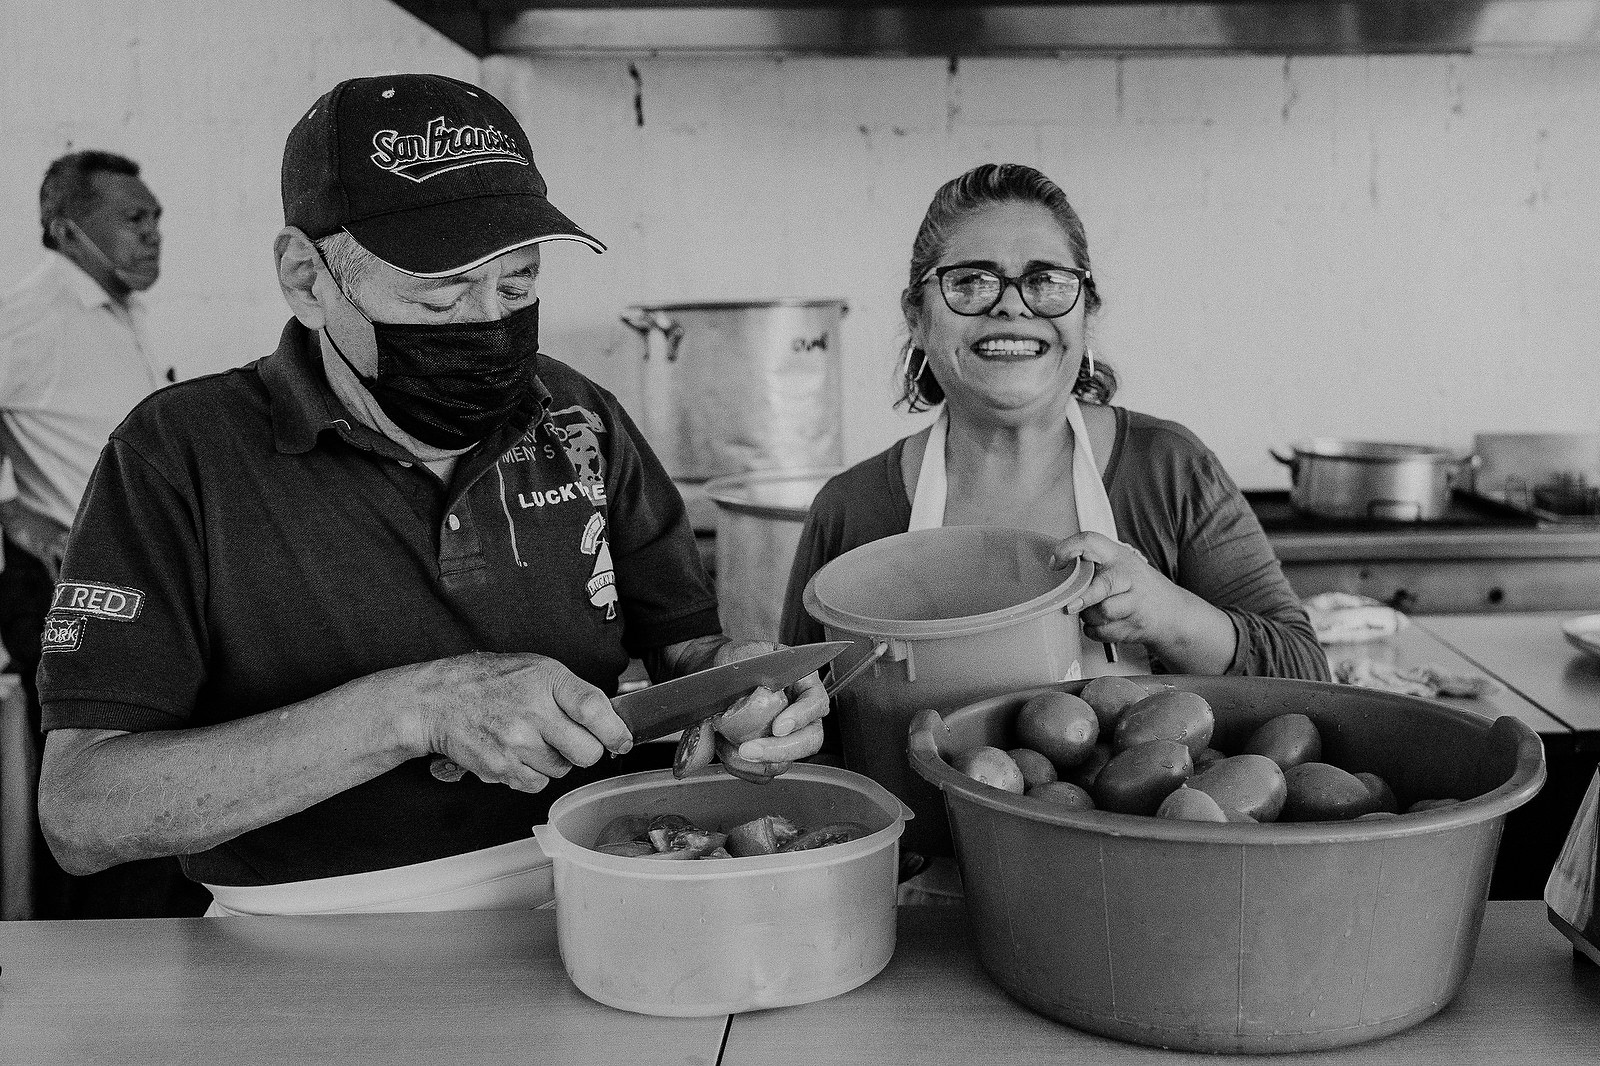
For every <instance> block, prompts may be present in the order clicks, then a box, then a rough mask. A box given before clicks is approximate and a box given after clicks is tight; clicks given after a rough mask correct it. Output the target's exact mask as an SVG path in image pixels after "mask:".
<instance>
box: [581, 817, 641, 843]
mask: <svg viewBox="0 0 1600 1066" xmlns="http://www.w3.org/2000/svg"><path fill="white" fill-rule="evenodd" d="M649 835H650V819H648V818H646V817H645V816H644V815H642V814H619V815H617V817H615V818H613V819H611V821H609V822H607V823H606V825H605V828H604V829H602V830H600V835H599V836H597V837H595V840H594V846H595V847H596V848H604V847H607V846H609V845H612V844H626V843H630V842H637V841H641V840H646V839H648V838H649Z"/></svg>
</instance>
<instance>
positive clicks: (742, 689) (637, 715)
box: [428, 640, 877, 782]
mask: <svg viewBox="0 0 1600 1066" xmlns="http://www.w3.org/2000/svg"><path fill="white" fill-rule="evenodd" d="M850 644H851V641H848V640H834V641H826V642H824V643H821V644H802V645H800V646H798V647H794V648H779V649H778V650H777V651H773V652H767V653H766V654H765V655H755V656H751V657H750V658H748V659H740V660H739V661H738V662H733V663H727V664H725V665H723V666H713V667H712V668H711V669H709V670H701V671H700V672H699V673H694V674H689V675H687V676H686V677H675V678H673V679H672V680H671V681H663V682H661V683H660V684H659V685H647V686H646V687H644V688H641V689H637V690H635V691H633V692H624V693H623V694H622V695H620V696H618V697H617V698H616V699H614V700H612V701H611V706H612V709H614V710H615V711H616V712H617V717H619V718H621V719H622V721H623V723H624V724H625V725H626V726H627V727H628V731H629V732H630V733H632V734H633V739H634V742H635V743H640V742H643V741H646V740H654V739H656V738H657V737H664V736H668V735H670V734H672V733H676V732H678V731H679V730H681V729H687V728H689V727H690V726H692V725H698V724H699V723H700V722H701V721H703V720H704V719H706V718H709V717H711V716H712V715H713V714H716V713H718V712H719V711H721V710H722V709H723V707H724V705H725V704H727V703H728V701H730V700H732V699H734V698H735V697H738V696H743V695H744V694H745V693H747V692H749V691H750V690H751V689H753V688H755V687H756V686H757V685H761V686H764V687H766V688H769V689H780V688H786V687H788V686H789V685H792V684H794V683H795V682H796V681H799V680H800V679H801V678H802V677H805V676H806V675H807V674H809V673H811V672H812V671H813V670H820V669H821V668H822V667H824V666H826V665H827V664H828V663H831V662H832V661H833V660H834V659H835V658H836V657H837V656H838V655H839V653H840V652H842V651H844V650H845V649H846V648H848V647H850ZM872 658H873V659H876V658H877V656H873V657H872ZM428 771H429V772H430V773H431V774H432V775H433V776H434V777H435V778H436V779H438V780H440V781H445V782H453V781H459V780H461V778H462V777H463V776H465V774H466V773H467V771H466V770H464V769H463V768H461V767H460V766H457V765H456V764H455V763H453V762H451V761H450V760H449V759H447V758H445V757H444V756H443V755H435V756H434V757H433V759H432V761H431V762H430V763H429V765H428Z"/></svg>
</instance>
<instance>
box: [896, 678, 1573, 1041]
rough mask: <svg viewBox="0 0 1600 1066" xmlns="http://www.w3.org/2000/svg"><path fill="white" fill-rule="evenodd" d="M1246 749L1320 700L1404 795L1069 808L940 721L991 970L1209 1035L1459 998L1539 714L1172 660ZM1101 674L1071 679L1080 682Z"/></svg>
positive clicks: (1089, 1003) (959, 722)
mask: <svg viewBox="0 0 1600 1066" xmlns="http://www.w3.org/2000/svg"><path fill="white" fill-rule="evenodd" d="M1161 680H1162V681H1164V682H1167V683H1170V684H1171V685H1173V686H1174V687H1177V688H1180V689H1187V690H1190V691H1193V692H1197V693H1199V694H1200V695H1202V696H1204V697H1205V698H1206V699H1207V700H1208V701H1209V702H1210V703H1211V706H1212V709H1213V711H1214V713H1215V715H1216V719H1217V729H1216V734H1215V737H1214V739H1213V741H1212V743H1213V745H1214V746H1216V747H1218V748H1219V749H1221V750H1223V751H1230V750H1237V748H1238V746H1239V745H1240V744H1241V743H1242V742H1243V740H1244V739H1245V737H1246V736H1247V735H1248V734H1249V732H1250V731H1251V730H1252V729H1254V728H1255V726H1257V725H1259V724H1260V723H1262V722H1264V721H1266V720H1267V719H1268V718H1271V717H1273V716H1275V715H1278V714H1283V713H1287V712H1290V711H1297V712H1300V713H1302V714H1306V715H1309V716H1310V717H1311V718H1312V719H1313V720H1314V721H1315V722H1316V723H1317V726H1318V728H1319V729H1320V731H1321V733H1322V736H1323V742H1324V754H1323V757H1324V760H1325V761H1328V762H1332V763H1334V764H1336V765H1339V766H1343V767H1345V768H1347V769H1350V770H1352V771H1361V770H1369V771H1372V772H1374V773H1377V774H1378V775H1380V776H1381V777H1383V778H1384V779H1385V780H1387V781H1388V782H1389V783H1390V784H1391V786H1392V787H1393V788H1394V789H1395V792H1396V793H1397V794H1398V797H1399V799H1400V802H1401V804H1402V809H1403V807H1404V806H1406V805H1409V804H1410V803H1411V802H1412V801H1414V800H1416V799H1419V798H1438V797H1446V796H1449V797H1454V798H1457V799H1461V800H1464V801H1465V802H1463V803H1460V804H1459V805H1456V806H1454V807H1449V808H1445V809H1442V810H1437V811H1433V812H1430V813H1426V814H1416V815H1406V816H1403V817H1401V818H1395V819H1386V820H1380V821H1366V822H1337V823H1335V822H1315V823H1311V822H1302V823H1293V824H1288V823H1278V824H1270V825H1255V824H1238V823H1231V824H1216V823H1201V822H1184V821H1172V820H1167V819H1158V818H1146V817H1139V816H1134V815H1123V814H1112V813H1109V812H1103V811H1083V812H1074V811H1066V810H1056V809H1049V808H1045V807H1043V806H1041V805H1039V804H1038V803H1037V802H1035V801H1028V800H1025V799H1024V798H1023V797H1020V796H1013V795H1011V794H1009V793H1004V792H1001V791H999V790H996V789H992V788H989V787H988V786H986V785H980V784H978V783H977V782H976V781H973V780H971V779H969V778H967V777H965V776H964V775H962V774H960V773H958V772H956V771H955V770H954V769H952V768H951V767H950V766H949V765H948V764H947V763H946V762H945V760H944V759H943V758H942V757H941V756H940V754H939V752H938V751H937V750H936V749H935V744H936V738H935V736H934V733H933V731H931V730H929V731H924V732H921V733H918V734H915V735H913V736H912V738H911V753H910V758H911V763H912V765H913V766H914V767H915V769H916V771H917V772H918V773H919V774H921V775H922V776H923V777H925V778H926V779H927V780H928V781H930V782H932V783H933V784H934V785H936V786H937V787H938V788H940V789H941V790H942V791H943V793H944V799H945V803H946V804H947V806H948V810H949V819H950V825H951V829H952V832H953V835H954V839H955V845H956V855H957V859H958V862H959V864H960V868H961V876H962V881H963V883H964V886H965V891H966V897H967V899H966V901H967V913H968V916H969V920H970V922H971V927H972V935H973V943H974V944H975V945H976V949H977V953H978V957H979V959H980V961H981V963H982V965H983V967H984V969H985V970H987V971H988V973H989V975H990V976H991V977H992V978H993V979H994V980H995V982H996V983H998V984H999V985H1000V987H1001V988H1003V989H1004V990H1005V991H1006V992H1007V993H1008V994H1009V995H1011V996H1012V997H1013V998H1015V999H1017V1000H1018V1001H1020V1002H1021V1003H1023V1004H1025V1005H1026V1006H1028V1007H1030V1008H1032V1009H1033V1010H1035V1011H1038V1012H1039V1013H1041V1014H1044V1015H1047V1016H1049V1017H1051V1018H1054V1019H1056V1020H1058V1021H1061V1022H1064V1023H1066V1024H1068V1025H1071V1026H1074V1027H1076V1028H1079V1029H1084V1030H1088V1031H1090V1032H1095V1033H1100V1034H1103V1035H1106V1036H1112V1037H1117V1038H1119V1039H1123V1040H1129V1041H1133V1042H1136V1043H1140V1044H1149V1045H1154V1046H1159V1047H1167V1048H1182V1049H1186V1050H1196V1051H1231V1052H1279V1051H1303V1050H1309V1049H1315V1048H1330V1047H1338V1046H1341V1045H1346V1044H1353V1043H1357V1042H1360V1041H1363V1040H1369V1039H1372V1038H1374V1037H1379V1036H1383V1035H1386V1034H1389V1033H1394V1032H1398V1031H1399V1030H1401V1029H1405V1028H1407V1027H1409V1026H1412V1025H1415V1024H1416V1023H1418V1022H1420V1021H1422V1020H1423V1019H1425V1018H1427V1017H1428V1016H1430V1015H1432V1014H1433V1013H1435V1012H1436V1011H1438V1010H1439V1009H1440V1008H1441V1007H1443V1006H1444V1005H1445V1004H1446V1003H1448V1002H1449V1001H1450V999H1451V997H1452V996H1454V995H1455V994H1456V991H1457V990H1458V989H1459V988H1460V987H1461V982H1462V981H1463V980H1464V979H1465V977H1466V974H1467V970H1468V968H1469V967H1470V966H1471V964H1472V956H1473V951H1474V950H1475V948H1476V946H1477V941H1478V930H1479V926H1480V924H1481V922H1482V919H1483V911H1484V905H1485V902H1486V900H1487V898H1488V888H1489V877H1490V873H1491V872H1492V870H1493V867H1494V860H1495V853H1496V850H1497V848H1498V846H1499V842H1500V834H1501V829H1502V827H1503V825H1504V823H1505V818H1506V815H1507V814H1508V813H1509V812H1510V811H1512V810H1513V809H1515V808H1516V807H1518V806H1521V805H1522V804H1523V803H1526V802H1527V801H1528V800H1530V799H1531V798H1533V796H1534V794H1535V793H1537V792H1538V790H1539V788H1540V786H1541V785H1542V784H1543V783H1544V777H1545V769H1544V752H1543V749H1542V747H1541V746H1540V743H1539V739H1538V737H1537V736H1535V735H1534V733H1533V732H1532V730H1530V729H1528V727H1527V726H1525V725H1523V724H1522V723H1520V722H1518V721H1516V720H1515V719H1512V718H1509V717H1506V718H1501V719H1499V720H1498V721H1495V722H1493V723H1491V722H1489V721H1488V720H1487V719H1485V718H1481V717H1478V716H1475V715H1471V714H1468V713H1465V712H1462V711H1459V710H1456V709H1454V708H1451V707H1446V706H1443V705H1441V704H1437V703H1432V702H1429V701H1426V700H1421V699H1414V698H1411V697H1406V696H1396V695H1389V694H1386V693H1377V692H1373V691H1371V690H1367V689H1357V688H1350V687H1346V686H1340V685H1332V684H1324V683H1320V682H1312V681H1287V680H1278V679H1270V678H1202V677H1186V676H1172V677H1163V678H1162V679H1161ZM1083 684H1084V683H1083V682H1072V683H1067V684H1063V685H1059V686H1050V687H1056V688H1061V689H1063V690H1065V691H1069V692H1076V691H1078V690H1080V689H1081V688H1082V687H1083ZM1040 691H1045V689H1042V688H1037V689H1033V690H1030V691H1025V692H1018V693H1014V694H1010V695H1005V696H998V697H992V698H989V699H985V700H981V701H978V702H975V703H972V704H969V705H967V706H964V707H962V708H960V709H958V710H955V711H953V712H950V713H948V714H946V715H945V716H944V718H945V721H946V723H947V725H948V728H949V731H950V739H949V743H948V745H947V746H946V748H945V749H944V750H945V751H946V752H953V751H958V750H961V749H964V748H968V747H972V746H976V745H978V744H994V745H997V746H1000V747H1003V748H1004V747H1014V746H1015V745H1016V741H1015V739H1014V737H1013V736H1012V733H1011V722H1012V719H1013V718H1014V716H1015V712H1016V710H1017V709H1018V708H1019V707H1020V706H1021V705H1022V703H1023V702H1025V701H1026V699H1027V698H1028V696H1030V695H1032V694H1033V693H1035V692H1040Z"/></svg>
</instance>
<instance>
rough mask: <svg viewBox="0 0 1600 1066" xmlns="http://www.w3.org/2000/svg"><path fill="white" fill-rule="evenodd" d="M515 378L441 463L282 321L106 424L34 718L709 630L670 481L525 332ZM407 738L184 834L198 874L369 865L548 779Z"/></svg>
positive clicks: (611, 659)
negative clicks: (467, 769)
mask: <svg viewBox="0 0 1600 1066" xmlns="http://www.w3.org/2000/svg"><path fill="white" fill-rule="evenodd" d="M537 381H538V387H537V389H536V390H535V391H536V394H537V399H536V402H530V403H529V404H527V405H526V406H525V409H524V410H523V411H521V412H520V413H519V416H518V418H517V419H516V420H514V421H513V423H512V424H511V425H509V426H508V427H506V429H505V430H504V431H503V432H502V433H501V434H500V435H499V436H498V437H496V438H495V439H492V440H490V441H486V442H485V443H484V444H483V445H481V446H479V447H478V448H476V449H474V450H473V451H472V452H470V453H468V454H467V455H465V456H463V457H462V458H461V459H460V460H458V462H457V464H456V469H455V472H454V474H453V476H452V479H451V483H450V484H449V485H448V486H447V485H445V484H443V483H441V481H440V480H439V479H438V478H436V477H435V476H434V475H433V474H432V473H431V472H429V471H428V470H427V468H426V467H424V466H422V465H421V464H420V463H417V462H415V461H414V460H413V459H412V458H411V456H409V455H408V454H407V453H406V452H405V451H404V450H403V449H401V448H400V447H398V446H397V445H395V444H394V443H393V442H391V441H389V440H387V439H386V438H384V437H383V436H382V435H380V434H378V433H375V432H373V431H371V430H369V429H367V428H366V427H365V426H363V425H361V424H360V423H359V422H357V421H355V419H353V418H352V417H350V415H349V414H348V413H347V412H346V411H345V409H344V407H343V406H342V404H341V403H340V402H339V400H338V398H337V397H336V396H335V395H334V393H333V391H332V389H331V388H330V387H329V385H328V384H327V381H326V379H325V377H324V375H323V370H322V363H321V357H320V354H319V351H318V348H317V344H316V339H315V336H314V335H313V334H311V333H309V332H307V331H306V330H305V329H304V328H303V327H302V326H300V325H299V324H298V323H297V322H294V321H291V322H290V323H289V325H288V326H287V327H285V329H284V332H283V337H282V340H281V341H280V342H279V346H278V350H277V351H276V352H274V353H273V354H272V355H270V356H268V357H266V358H265V359H261V360H259V361H257V362H255V363H252V364H250V365H249V366H245V367H242V368H240V369H237V370H230V371H227V372H225V373H222V374H217V375H213V376H210V377H204V378H197V379H194V380H192V381H186V382H183V383H181V384H178V385H174V386H171V387H169V388H166V389H163V390H162V391H160V392H158V393H156V394H155V395H153V396H151V397H150V398H149V399H148V400H146V401H145V402H143V403H141V404H140V405H139V406H138V407H137V408H136V409H135V410H134V411H133V413H132V414H131V415H129V416H128V419H127V421H125V422H124V423H123V424H122V426H121V427H120V428H118V429H117V431H116V432H115V433H113V434H112V436H111V440H110V443H109V444H108V445H107V446H106V449H105V451H104V453H103V454H102V456H101V459H100V463H99V465H98V467H97V468H96V469H95V472H94V476H93V478H92V479H91V481H90V484H89V489H88V493H87V495H86V496H85V497H84V502H83V506H82V509H81V510H80V512H79V515H78V520H77V524H76V526H75V528H74V530H73V535H72V539H71V546H70V548H69V550H68V552H67V558H66V562H65V565H64V567H63V570H62V579H61V583H60V584H59V585H58V586H57V590H56V599H55V606H54V608H53V609H52V611H51V613H50V616H49V618H48V620H47V622H46V627H45V628H46V632H45V639H44V653H45V654H44V655H43V665H42V666H41V668H40V675H39V687H40V700H41V703H42V704H43V709H44V726H45V728H47V729H61V728H87V729H117V730H127V731H130V732H138V731H144V730H169V729H183V728H187V727H193V726H204V725H210V724H213V723H217V722H223V721H228V720H231V719H235V718H243V717H246V716H248V715H253V714H259V713H261V712H263V711H269V710H273V709H275V708H279V707H283V706H285V705H287V704H291V703H295V702H297V701H299V700H302V699H305V698H307V697H309V696H313V695H316V694H317V693H321V692H326V691H327V690H329V689H332V688H335V687H337V686H338V685H341V684H343V683H345V682H347V681H350V680H352V679H354V678H358V677H362V676H365V675H367V674H371V673H374V672H376V671H379V670H384V669H387V668H389V667H393V666H400V665H404V664H409V663H417V662H425V661H429V660H433V659H440V658H445V657H447V656H452V655H459V654H462V653H465V652H471V651H535V652H539V653H541V654H544V655H548V656H551V657H552V658H555V659H558V660H560V661H561V662H562V663H564V664H566V666H567V667H568V668H570V669H571V670H572V671H573V672H574V673H575V674H577V675H578V676H579V677H582V678H583V679H584V680H586V681H589V682H590V683H592V684H594V685H597V686H599V687H600V688H601V689H603V690H605V691H606V692H607V693H608V694H610V693H614V692H615V691H616V683H617V677H618V675H619V674H620V673H621V672H622V670H623V669H624V668H625V667H626V666H627V663H628V659H629V657H630V655H638V654H639V653H640V652H643V651H645V650H646V649H651V648H659V647H662V646H665V645H668V644H672V643H676V642H678V641H683V640H689V639H692V638H694V637H700V636H705V635H708V634H713V633H717V632H719V624H718V619H717V609H716V598H715V596H714V594H713V593H712V591H711V589H710V587H709V583H708V581H707V579H706V575H705V572H704V570H703V568H702V567H701V564H700V558H699V554H698V552H697V550H696V548H695V544H694V535H693V532H692V530H691V529H690V527H689V524H688V521H687V518H686V516H685V514H684V508H683V501H682V499H681V498H680V497H679V495H678V492H677V490H676V488H675V487H674V486H673V484H672V482H671V480H670V479H669V478H668V477H667V475H666V472H665V471H664V470H663V469H662V467H661V464H660V462H659V461H658V460H657V459H656V457H655V455H654V454H653V453H652V452H651V451H650V448H649V446H648V445H647V444H646V443H645V441H644V440H643V438H642V437H641V436H640V434H639V431H638V429H637V428H636V427H635V426H634V424H633V422H632V420H631V419H629V417H628V415H627V414H626V413H625V412H624V411H623V409H622V407H621V406H620V405H619V404H618V403H617V401H616V398H615V397H613V396H612V395H611V394H610V393H608V392H607V391H606V390H604V389H602V388H600V387H599V386H598V385H596V384H594V383H593V382H591V381H589V380H588V379H587V378H585V377H584V376H583V375H581V374H579V373H578V372H576V371H575V370H573V369H571V368H570V367H568V366H566V365H565V364H563V363H560V362H558V361H556V360H554V359H551V358H549V357H547V356H543V355H541V356H540V357H539V361H538V364H537ZM606 761H607V760H602V762H601V765H600V766H599V767H596V768H592V769H591V770H588V771H574V772H573V773H572V774H570V775H568V777H567V778H565V779H563V780H561V781H558V782H556V783H554V784H552V786H551V787H550V788H548V789H546V790H545V791H544V792H542V793H539V794H537V795H527V794H524V793H520V792H516V791H514V790H512V789H510V788H507V787H505V786H503V785H487V784H484V783H482V782H480V781H478V780H477V779H476V778H474V777H470V776H469V777H467V778H465V779H463V780H462V781H460V782H456V783H453V784H446V783H442V782H439V781H435V780H434V779H433V778H432V777H431V776H430V775H429V773H428V760H427V759H414V760H411V761H409V762H407V763H405V764H403V765H401V766H399V767H397V768H395V769H394V770H391V771H389V772H388V773H386V774H383V775H381V776H380V777H377V778H375V779H373V780H371V781H369V782H367V783H365V784H362V785H359V786H357V787H355V788H352V789H349V790H348V791H346V792H343V793H341V794H339V795H337V796H333V797H331V798H329V799H327V800H325V801H323V802H322V803H319V804H317V805H315V806H313V807H311V808H309V809H307V810H305V811H302V812H300V813H299V814H296V815H293V816H291V817H289V818H286V819H284V820H283V821H281V822H277V823H275V824H273V825H269V826H265V827H263V828H261V829H257V830H254V831H252V832H249V833H246V834H244V835H243V836H240V837H238V838H236V839H234V840H231V841H228V842H227V843H225V844H222V845H220V846H218V847H216V848H213V849H211V850H209V851H205V852H202V853H199V854H196V855H189V856H185V857H184V858H183V863H184V867H185V869H186V871H187V872H188V874H189V876H191V877H193V878H194V879H196V880H199V881H205V882H208V883H211V884H275V883H279V882H283V881H293V880H301V879H304V878H310V877H324V876H332V875H336V874H345V873H356V872H360V871H365V870H372V869H383V868H388V867H393V866H400V865H405V864H409V863H414V862H422V861H425V860H428V859H435V858H439V857H441V856H445V855H451V854H456V853H459V852H463V851H470V850H475V849H478V848H484V847H489V846H492V845H495V844H501V843H505V842H506V841H509V840H513V839H517V838H521V837H525V836H527V835H528V832H529V828H530V826H532V825H534V824H535V823H538V822H542V821H543V820H544V817H545V812H546V811H547V809H548V807H549V805H550V801H551V800H552V799H553V798H554V797H555V796H557V795H559V794H560V793H561V792H563V791H566V790H568V789H570V788H572V787H575V786H576V785H578V784H581V783H584V782H586V781H589V780H594V779H596V778H597V777H599V776H605V774H606V773H607V772H608V771H607V769H606V766H605V763H606Z"/></svg>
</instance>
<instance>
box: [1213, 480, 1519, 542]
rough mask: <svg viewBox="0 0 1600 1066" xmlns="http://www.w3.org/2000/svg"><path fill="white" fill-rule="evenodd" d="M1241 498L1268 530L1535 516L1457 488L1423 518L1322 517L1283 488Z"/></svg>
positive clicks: (1508, 525)
mask: <svg viewBox="0 0 1600 1066" xmlns="http://www.w3.org/2000/svg"><path fill="white" fill-rule="evenodd" d="M1244 498H1245V502H1246V503H1248V504H1249V505H1250V509H1251V510H1253V511H1255V513H1256V518H1257V519H1259V520H1260V522H1261V528H1262V529H1264V530H1266V531H1267V532H1268V533H1335V532H1351V531H1366V532H1370V531H1383V532H1386V533H1399V532H1404V531H1406V530H1408V529H1415V530H1432V531H1437V530H1440V529H1531V528H1533V527H1535V526H1537V525H1538V524H1539V517H1538V516H1537V515H1534V514H1530V513H1528V512H1527V511H1524V510H1522V509H1520V508H1517V507H1513V506H1511V505H1510V504H1505V503H1501V502H1500V501H1499V500H1491V499H1488V498H1487V497H1483V496H1474V495H1472V494H1471V493H1466V492H1457V493H1455V494H1454V495H1452V496H1451V498H1450V504H1449V506H1447V507H1446V508H1445V511H1444V514H1442V515H1440V516H1439V517H1438V518H1434V519H1429V520H1426V521H1408V520H1403V519H1390V518H1323V517H1321V516H1320V515H1312V514H1306V513H1304V512H1303V511H1297V510H1296V509H1295V507H1294V505H1293V504H1292V503H1290V502H1289V490H1287V489H1250V490H1247V491H1246V492H1245V494H1244Z"/></svg>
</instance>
